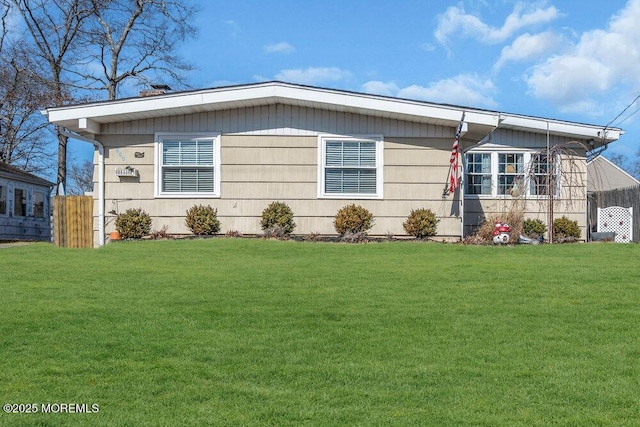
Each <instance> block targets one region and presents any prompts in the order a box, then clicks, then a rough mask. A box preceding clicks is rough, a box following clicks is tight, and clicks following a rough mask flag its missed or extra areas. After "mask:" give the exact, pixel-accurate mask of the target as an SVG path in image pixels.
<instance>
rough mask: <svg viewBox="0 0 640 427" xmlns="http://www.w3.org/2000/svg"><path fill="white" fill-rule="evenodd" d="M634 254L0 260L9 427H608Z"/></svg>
mask: <svg viewBox="0 0 640 427" xmlns="http://www.w3.org/2000/svg"><path fill="white" fill-rule="evenodd" d="M639 259H640V246H639V245H615V244H576V245H551V246H550V245H544V246H517V247H475V246H462V245H452V244H439V243H414V242H404V243H398V242H395V243H372V244H360V245H347V244H328V243H300V242H280V241H264V240H258V239H207V240H191V241H158V242H153V241H151V242H121V243H113V244H109V245H107V246H106V247H104V248H101V249H97V250H78V249H76V250H72V249H60V248H54V247H51V246H49V245H45V244H36V245H32V246H25V247H17V248H11V249H0V272H1V274H2V276H1V278H0V283H1V285H0V286H1V288H0V290H1V294H0V403H23V404H31V403H37V404H38V409H41V407H40V406H39V405H40V404H42V403H45V404H47V403H49V404H54V403H55V404H57V403H78V404H88V405H90V404H93V403H95V404H98V405H99V412H98V413H91V414H78V413H76V414H68V413H57V414H51V413H49V414H42V413H37V414H12V413H10V414H6V413H0V425H11V426H33V425H40V426H57V425H69V426H78V425H87V426H89V425H90V426H101V425H103V426H107V425H108V426H112V425H122V426H144V425H149V426H178V425H192V426H204V425H233V426H236V425H274V426H282V425H291V426H299V425H313V426H317V425H361V426H371V425H394V426H395V425H428V426H432V425H442V426H456V425H470V426H531V425H551V424H553V425H567V426H591V425H607V426H624V425H629V426H631V425H638V423H639V422H640V421H638V420H640V363H639V360H640V264H639V263H638V260H639Z"/></svg>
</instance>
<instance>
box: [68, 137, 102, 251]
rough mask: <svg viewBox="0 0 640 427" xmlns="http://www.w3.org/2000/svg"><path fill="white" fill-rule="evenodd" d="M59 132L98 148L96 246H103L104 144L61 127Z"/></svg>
mask: <svg viewBox="0 0 640 427" xmlns="http://www.w3.org/2000/svg"><path fill="white" fill-rule="evenodd" d="M61 129H62V130H61V131H60V133H61V134H62V135H64V136H66V137H68V138H72V139H77V140H79V141H83V142H88V143H90V144H93V145H94V146H95V147H96V148H97V149H98V246H104V219H105V215H104V145H102V143H101V142H100V141H96V140H95V139H91V138H88V137H86V136H82V135H78V134H77V133H73V132H71V131H69V130H68V129H65V128H61Z"/></svg>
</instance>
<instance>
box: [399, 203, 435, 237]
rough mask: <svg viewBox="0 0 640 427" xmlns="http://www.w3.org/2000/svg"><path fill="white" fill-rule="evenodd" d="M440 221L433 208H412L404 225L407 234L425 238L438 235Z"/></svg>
mask: <svg viewBox="0 0 640 427" xmlns="http://www.w3.org/2000/svg"><path fill="white" fill-rule="evenodd" d="M439 221H440V220H438V219H437V218H436V215H435V214H434V213H433V212H431V209H415V210H413V209H412V210H411V213H410V214H409V217H408V218H407V220H406V221H405V222H404V223H403V224H402V226H403V227H404V230H405V231H406V232H407V234H409V235H411V236H415V237H417V238H418V239H423V238H425V237H431V236H435V235H436V230H437V228H438V222H439Z"/></svg>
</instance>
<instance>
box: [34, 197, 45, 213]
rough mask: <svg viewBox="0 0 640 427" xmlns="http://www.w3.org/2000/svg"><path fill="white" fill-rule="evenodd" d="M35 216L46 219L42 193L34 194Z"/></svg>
mask: <svg viewBox="0 0 640 427" xmlns="http://www.w3.org/2000/svg"><path fill="white" fill-rule="evenodd" d="M33 216H34V217H36V218H44V193H42V192H40V191H34V193H33Z"/></svg>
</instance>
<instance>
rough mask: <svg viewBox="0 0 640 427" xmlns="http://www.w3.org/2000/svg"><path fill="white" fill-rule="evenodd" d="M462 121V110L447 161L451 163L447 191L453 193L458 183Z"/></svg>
mask: <svg viewBox="0 0 640 427" xmlns="http://www.w3.org/2000/svg"><path fill="white" fill-rule="evenodd" d="M463 123H464V111H463V112H462V118H461V119H460V124H459V125H458V130H457V131H456V137H455V139H454V140H453V147H452V148H451V159H449V163H451V173H450V174H449V193H453V192H454V191H456V188H457V187H458V185H460V176H459V173H460V171H459V169H460V168H459V165H458V158H459V157H460V156H459V154H460V135H461V134H462V124H463Z"/></svg>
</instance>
